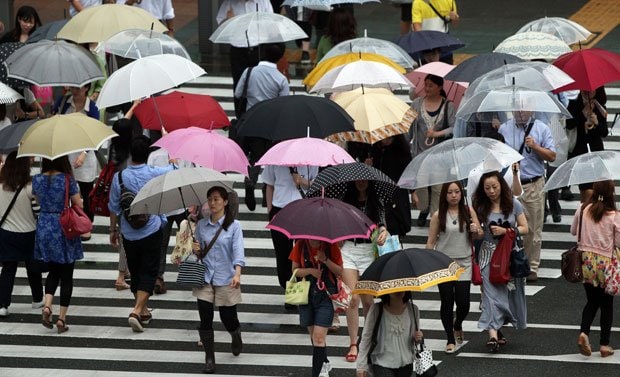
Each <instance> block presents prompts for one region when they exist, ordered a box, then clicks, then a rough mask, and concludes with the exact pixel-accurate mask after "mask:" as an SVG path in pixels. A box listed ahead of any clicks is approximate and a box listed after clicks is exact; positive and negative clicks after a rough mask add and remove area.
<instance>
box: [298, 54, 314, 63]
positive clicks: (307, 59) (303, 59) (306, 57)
mask: <svg viewBox="0 0 620 377" xmlns="http://www.w3.org/2000/svg"><path fill="white" fill-rule="evenodd" d="M299 62H300V63H301V64H310V63H312V61H311V60H310V53H309V52H308V51H302V52H301V60H300V61H299Z"/></svg>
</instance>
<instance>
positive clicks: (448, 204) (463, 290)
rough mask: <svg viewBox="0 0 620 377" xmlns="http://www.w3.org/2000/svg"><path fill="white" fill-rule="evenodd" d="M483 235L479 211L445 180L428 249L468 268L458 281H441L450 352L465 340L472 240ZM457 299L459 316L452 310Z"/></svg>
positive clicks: (456, 184)
mask: <svg viewBox="0 0 620 377" xmlns="http://www.w3.org/2000/svg"><path fill="white" fill-rule="evenodd" d="M469 233H471V235H470V234H469ZM481 236H482V231H481V229H480V223H479V222H478V217H477V216H476V213H475V212H474V211H473V210H472V209H471V208H469V207H467V206H466V205H465V197H464V193H463V186H462V185H461V183H460V182H450V183H445V184H444V185H443V186H442V187H441V194H440V196H439V210H438V211H436V212H435V213H434V214H433V216H432V217H431V225H430V228H429V230H428V240H427V241H426V248H427V249H436V250H438V251H441V252H442V253H444V254H446V255H447V256H449V257H450V258H452V259H454V261H455V262H456V263H457V264H458V265H459V266H461V267H463V268H464V269H465V272H463V273H462V274H461V276H460V277H459V281H450V282H447V283H442V284H439V296H440V298H441V309H440V315H441V323H442V324H443V328H444V330H445V332H446V335H447V337H448V343H447V344H446V349H445V353H447V354H452V353H454V352H455V351H456V345H457V344H462V343H463V339H464V334H463V321H464V320H465V318H466V317H467V314H468V313H469V302H470V299H469V288H470V286H471V240H472V237H474V238H480V237H481ZM455 302H456V319H455V318H454V313H453V310H454V303H455Z"/></svg>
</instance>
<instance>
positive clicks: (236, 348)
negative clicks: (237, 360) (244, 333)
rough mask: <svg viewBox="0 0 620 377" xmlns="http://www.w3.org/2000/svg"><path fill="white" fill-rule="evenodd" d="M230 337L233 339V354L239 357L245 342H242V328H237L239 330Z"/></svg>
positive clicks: (232, 332)
mask: <svg viewBox="0 0 620 377" xmlns="http://www.w3.org/2000/svg"><path fill="white" fill-rule="evenodd" d="M230 336H231V337H232V344H231V349H232V354H233V355H234V356H239V354H240V353H241V350H242V349H243V341H242V340H241V326H239V327H237V330H235V331H230Z"/></svg>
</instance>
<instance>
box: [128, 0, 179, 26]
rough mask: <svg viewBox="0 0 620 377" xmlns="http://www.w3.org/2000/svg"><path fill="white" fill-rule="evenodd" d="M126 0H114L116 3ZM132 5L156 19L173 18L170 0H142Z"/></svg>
mask: <svg viewBox="0 0 620 377" xmlns="http://www.w3.org/2000/svg"><path fill="white" fill-rule="evenodd" d="M125 1H127V0H116V4H125ZM134 6H136V7H138V8H142V9H144V10H145V11H147V12H149V13H150V14H152V15H153V17H155V18H157V19H158V20H162V21H164V20H171V19H173V18H174V8H173V7H172V0H142V1H141V2H140V3H135V4H134Z"/></svg>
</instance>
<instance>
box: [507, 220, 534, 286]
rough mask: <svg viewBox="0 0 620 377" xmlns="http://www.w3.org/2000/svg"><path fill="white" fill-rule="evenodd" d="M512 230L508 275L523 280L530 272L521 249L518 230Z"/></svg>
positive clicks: (521, 241)
mask: <svg viewBox="0 0 620 377" xmlns="http://www.w3.org/2000/svg"><path fill="white" fill-rule="evenodd" d="M514 229H515V240H514V243H513V245H512V253H511V254H510V275H511V276H512V277H515V278H525V277H527V276H528V275H529V274H530V272H531V270H530V262H529V261H528V259H527V255H526V254H525V248H524V247H523V237H521V233H519V229H518V228H514Z"/></svg>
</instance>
